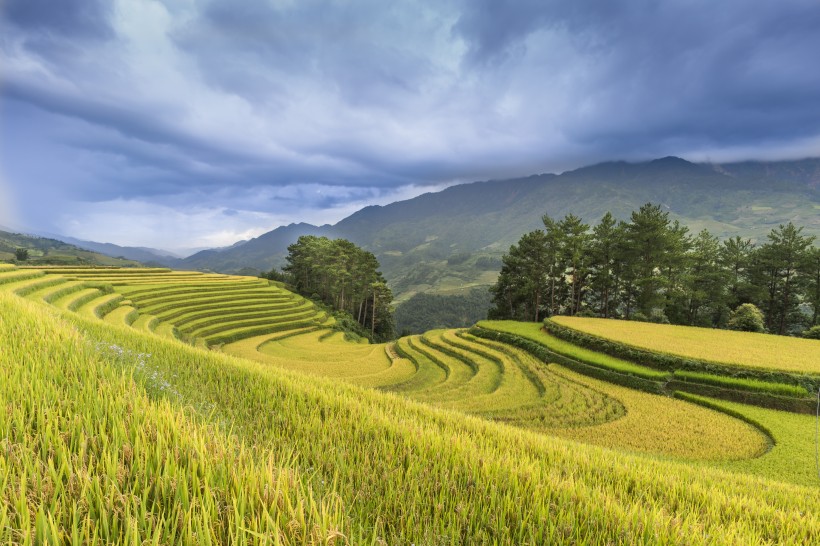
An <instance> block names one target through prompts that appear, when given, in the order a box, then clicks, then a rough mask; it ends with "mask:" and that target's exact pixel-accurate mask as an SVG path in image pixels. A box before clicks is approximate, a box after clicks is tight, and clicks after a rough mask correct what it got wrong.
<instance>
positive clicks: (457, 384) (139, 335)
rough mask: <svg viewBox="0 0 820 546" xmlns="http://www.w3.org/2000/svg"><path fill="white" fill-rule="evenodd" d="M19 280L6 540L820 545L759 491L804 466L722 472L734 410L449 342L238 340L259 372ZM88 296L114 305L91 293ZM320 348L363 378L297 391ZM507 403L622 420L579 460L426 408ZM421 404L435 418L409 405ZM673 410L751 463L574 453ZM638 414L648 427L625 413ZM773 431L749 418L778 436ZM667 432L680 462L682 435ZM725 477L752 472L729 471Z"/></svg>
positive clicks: (813, 502)
mask: <svg viewBox="0 0 820 546" xmlns="http://www.w3.org/2000/svg"><path fill="white" fill-rule="evenodd" d="M12 273H14V270H8V269H6V270H2V271H0V343H1V344H2V350H1V351H0V367H2V369H3V372H4V381H0V483H2V484H3V487H2V488H0V542H2V543H7V544H23V545H28V544H42V543H75V544H143V543H145V544H172V543H173V544H176V543H185V544H193V543H197V544H208V543H210V544H227V543H234V544H238V543H243V544H282V545H296V544H316V545H318V544H334V545H336V546H339V545H341V544H621V543H629V544H636V543H642V544H684V543H685V544H694V545H700V544H738V545H741V544H742V545H747V544H813V543H816V539H817V537H818V536H820V517H818V514H820V496H818V495H817V488H816V486H814V487H806V486H797V485H790V484H785V483H782V482H778V481H774V480H770V479H767V478H765V477H761V476H765V475H766V473H767V470H766V468H765V465H764V463H766V462H767V458H769V457H773V456H775V455H776V457H777V460H776V461H775V460H774V459H768V461H769V462H773V463H775V464H780V465H781V466H782V465H783V464H785V463H787V462H788V463H789V464H796V463H798V462H799V463H802V462H803V458H800V457H797V458H792V459H790V458H789V457H788V453H789V450H791V449H798V450H799V449H802V448H801V447H800V446H798V445H796V444H795V445H792V444H789V443H788V442H787V441H780V440H778V444H777V445H776V446H775V448H774V449H772V450H770V451H769V452H768V453H767V454H766V455H764V456H763V457H759V458H756V459H754V458H753V459H743V460H742V461H739V462H738V461H731V460H730V459H732V458H735V457H738V456H748V455H749V454H750V453H749V449H754V448H755V442H754V440H753V439H744V438H743V437H740V436H733V435H732V434H733V433H732V431H731V430H728V431H727V430H726V428H725V427H726V426H727V425H728V427H729V428H730V429H731V428H732V427H733V426H734V425H733V423H734V420H731V419H730V418H729V417H728V416H727V415H726V414H722V413H717V412H712V411H707V410H705V409H704V410H703V411H704V412H705V413H689V411H690V409H689V408H690V405H688V404H684V403H683V402H680V401H674V400H668V399H664V398H661V397H652V398H651V399H652V401H657V400H659V401H662V402H658V404H659V405H649V404H650V403H649V400H650V399H649V398H642V399H641V400H638V401H637V402H633V401H631V399H630V397H631V395H632V393H627V394H628V395H627V394H624V393H620V392H618V391H617V390H613V389H612V388H611V385H608V384H600V382H597V381H594V380H590V379H589V378H586V377H581V376H577V375H576V374H573V373H570V372H568V371H567V370H565V369H562V368H560V367H558V366H551V365H550V366H540V365H539V367H536V368H535V369H534V370H533V369H528V365H529V364H532V366H536V364H539V363H537V362H533V361H528V359H527V358H525V357H526V356H527V355H525V354H523V353H519V352H518V351H516V350H513V348H510V347H508V346H506V345H504V344H498V343H492V342H487V341H485V340H480V339H476V338H472V337H470V336H468V335H466V334H465V333H463V332H458V331H437V332H432V333H428V334H426V335H425V336H421V337H418V338H407V339H402V340H399V342H397V343H396V347H395V348H394V347H392V346H387V347H384V346H367V345H357V344H350V343H346V342H344V341H343V340H342V339H340V338H339V336H338V335H337V334H334V333H332V332H329V331H327V330H325V331H318V330H314V331H308V330H309V329H310V328H316V327H317V325H315V324H314V325H308V326H303V327H302V328H299V329H296V328H294V329H291V330H290V331H288V332H273V333H269V334H266V336H267V338H268V339H267V340H265V339H262V337H264V336H261V335H260V336H257V339H255V340H254V341H253V342H250V340H251V338H252V337H253V336H248V337H246V338H243V339H245V340H247V341H248V343H247V344H246V345H245V349H246V350H251V349H249V348H252V350H253V351H254V352H257V353H259V354H266V353H267V354H268V355H269V356H273V357H274V358H276V357H277V355H278V353H277V351H276V348H277V347H281V348H282V350H287V351H289V355H290V356H289V358H288V359H287V361H288V362H290V363H291V364H290V365H291V369H283V368H284V367H285V366H283V365H280V364H281V363H277V364H275V365H272V363H271V362H264V361H261V360H260V361H253V360H249V359H247V358H235V357H231V356H229V355H226V354H223V353H220V352H219V351H205V350H202V349H199V348H196V347H193V346H191V345H187V344H184V343H180V341H179V340H176V339H163V338H162V337H159V336H157V335H153V334H151V333H149V332H147V331H145V330H142V329H140V328H143V327H145V328H147V327H148V325H149V323H150V322H151V321H152V320H153V319H151V320H143V321H142V323H141V324H139V325H138V324H137V321H138V320H139V318H137V319H136V320H135V321H134V322H133V323H131V325H130V326H126V325H127V324H128V322H129V321H130V316H132V314H131V310H130V309H128V310H122V311H119V312H118V313H117V314H115V315H112V314H111V313H112V312H113V311H114V308H119V307H133V308H135V309H138V310H141V308H140V304H139V303H138V300H139V294H133V293H126V292H128V291H127V290H120V288H119V287H117V288H116V290H117V291H116V292H113V291H111V289H110V288H107V287H106V286H103V285H102V284H101V285H99V286H96V287H95V286H88V285H87V284H85V283H86V282H88V279H80V278H77V279H76V280H71V279H69V278H68V277H67V276H66V277H62V279H63V280H62V282H60V283H56V282H55V278H56V277H54V276H47V275H42V274H41V275H40V276H38V277H34V276H33V277H27V278H21V277H20V276H16V275H12ZM7 274H8V275H9V276H6V275H7ZM136 278H137V277H135V279H136ZM4 281H7V282H4ZM189 282H190V281H189ZM208 282H219V281H216V280H213V281H208ZM225 282H231V281H230V280H226V281H225ZM236 282H239V281H236ZM243 282H248V281H243ZM144 284H146V285H151V284H152V283H150V282H146V283H144ZM154 284H158V285H159V286H164V285H167V284H174V283H173V282H170V281H169V282H165V281H163V282H162V283H154ZM109 286H110V285H109ZM120 286H126V285H120ZM91 289H95V290H99V291H100V293H101V295H102V296H112V298H111V299H110V300H109V299H103V298H101V297H90V296H89V294H93V292H84V291H85V290H91ZM16 290H19V291H22V292H24V293H25V294H26V297H27V298H30V300H32V301H25V300H24V299H22V298H20V297H18V296H15V295H13V294H14V292H15V291H16ZM116 295H119V296H121V297H122V299H121V300H117V299H116V297H114V296H116ZM46 299H48V301H49V302H51V303H52V305H56V304H57V303H59V304H60V306H62V307H63V309H59V308H54V307H52V308H48V307H46V306H45V305H44V304H43V303H42V302H43V300H46ZM97 300H99V301H97ZM113 301H116V302H117V305H116V306H115V307H114V308H112V309H110V310H109V309H108V308H109V307H112V306H114V303H112V302H113ZM37 302H40V303H37ZM128 302H131V303H130V304H129V303H128ZM155 303H156V302H155ZM69 308H72V309H74V310H69ZM97 315H102V317H101V318H100V317H98V316H97ZM140 318H141V317H140ZM106 319H108V320H106ZM114 323H117V324H114ZM171 324H172V323H171V322H162V325H171ZM320 326H321V325H319V327H320ZM257 342H258V343H257ZM231 345H233V346H234V348H236V347H238V345H236V344H234V343H231V344H226V345H225V346H224V348H229V347H230V346H231ZM311 345H322V346H321V347H318V348H316V350H317V351H318V352H317V353H316V354H317V355H320V356H321V358H327V359H331V358H336V359H337V362H339V361H340V359H339V358H338V357H339V356H340V355H341V354H342V353H345V352H348V351H349V354H348V357H349V358H350V359H351V360H350V367H354V366H355V363H356V362H358V361H362V368H361V370H362V371H365V372H367V373H366V374H364V375H359V376H357V375H355V374H352V375H351V374H349V373H348V372H349V371H350V370H349V369H348V367H346V366H342V365H341V364H340V365H339V367H336V368H333V369H334V370H336V372H339V373H344V374H345V375H344V381H340V378H341V376H340V375H339V376H337V375H334V376H333V377H331V378H329V379H323V378H320V377H315V376H312V375H308V374H305V373H303V372H304V371H305V370H304V369H298V367H299V366H310V365H311V363H310V359H309V358H308V357H306V356H305V355H306V353H307V352H308V351H309V348H310V347H311ZM377 348H380V349H381V350H382V353H379V352H378V351H376V349H377ZM404 351H407V352H404ZM403 352H404V354H405V355H407V354H409V353H411V352H412V353H413V354H412V355H411V356H416V357H417V358H418V360H411V359H407V358H402V357H401V354H402V353H403ZM382 355H384V356H382ZM318 359H319V358H318V357H317V360H318ZM341 360H344V359H341ZM283 362H284V361H283ZM283 362H282V363H283ZM420 363H424V364H423V365H422V364H420ZM513 365H515V366H518V370H519V371H520V373H517V372H515V370H514V368H513V367H512V366H513ZM485 368H486V369H485ZM308 371H309V372H310V373H314V372H315V370H308ZM385 374H387V375H389V374H395V375H394V376H393V378H392V380H390V381H386V382H385V383H383V384H382V388H383V389H385V390H388V389H389V390H392V391H395V392H393V393H384V392H379V390H376V389H361V388H359V387H356V386H355V385H350V384H348V382H349V381H364V382H367V381H374V378H376V377H381V378H382V379H384V378H385V377H386V375H385ZM508 375H509V376H510V377H509V378H507V376H508ZM547 380H549V381H547ZM539 382H540V384H541V386H542V389H540V388H538V384H539ZM548 383H555V384H556V385H557V386H556V387H552V386H550V385H548ZM565 386H566V389H567V390H570V387H571V389H574V391H573V392H574V393H575V394H573V393H570V392H567V393H564V387H565ZM507 389H508V390H509V393H510V396H512V397H513V399H515V397H516V395H518V397H519V401H523V400H524V399H525V398H526V399H527V400H528V401H530V402H532V401H534V404H532V405H531V406H532V407H535V408H536V410H537V411H542V410H541V409H540V405H541V404H542V403H543V405H544V406H548V405H549V404H547V403H545V402H544V400H543V399H544V398H545V394H546V393H547V392H549V390H550V389H553V391H554V392H558V393H559V395H560V396H561V397H566V399H567V400H568V401H574V402H573V403H576V402H577V403H578V404H585V406H584V407H587V408H589V409H590V411H592V412H593V413H596V414H597V415H600V414H601V412H600V411H598V410H597V409H595V408H603V407H611V408H617V407H619V406H618V404H620V405H622V406H623V408H625V409H626V414H625V415H623V416H621V417H619V418H617V419H610V420H605V421H603V422H601V421H598V422H595V423H590V424H587V425H586V426H572V427H565V428H564V429H562V430H555V432H554V434H566V435H568V436H570V437H572V436H571V435H584V434H588V435H589V436H590V437H587V438H582V439H583V440H584V443H578V442H575V441H572V440H567V439H563V438H556V437H554V436H552V435H546V434H542V433H537V432H533V431H528V430H522V428H520V427H519V426H516V427H510V426H500V425H499V424H497V423H493V422H489V421H488V420H487V419H486V418H482V419H479V418H475V417H470V416H466V415H464V414H463V412H462V410H458V411H455V409H456V408H455V407H453V408H452V409H443V408H442V407H439V408H433V407H431V404H433V405H437V406H445V407H446V406H448V405H457V404H459V403H462V404H468V403H470V401H475V400H481V399H482V397H484V400H483V401H484V404H482V405H481V407H482V408H485V409H488V408H492V409H491V410H489V411H499V412H504V411H507V410H512V411H519V410H521V409H522V408H526V407H530V406H527V405H522V406H515V407H512V406H504V403H505V402H509V400H506V398H507V397H505V396H501V395H500V393H503V392H504V391H505V390H507ZM519 391H521V392H519ZM416 393H417V394H418V395H419V396H420V397H427V398H428V399H429V403H424V404H422V403H418V402H415V401H413V400H408V397H412V396H414V395H415V394H416ZM458 393H460V394H463V395H465V397H466V398H462V399H459V397H458V396H455V395H456V394H458ZM596 393H597V394H596ZM638 394H640V395H642V396H645V397H650V396H651V395H648V394H643V393H638ZM610 399H611V400H613V401H615V402H617V404H616V403H614V402H613V403H612V404H610V403H609V402H608V400H610ZM666 401H669V402H677V407H678V408H679V409H680V415H683V416H684V418H685V419H687V420H689V421H693V422H694V423H695V424H697V423H702V424H704V425H706V424H707V423H710V426H711V428H714V429H717V430H718V431H719V432H720V433H722V434H727V440H728V441H729V443H734V442H737V443H744V444H745V445H746V449H747V452H746V453H745V454H741V455H738V454H737V453H735V454H733V455H732V457H728V458H726V457H725V453H724V454H723V455H724V456H721V457H717V458H715V457H711V456H701V458H703V459H706V461H704V462H697V463H692V462H687V463H685V464H684V463H681V462H675V461H669V460H659V459H658V458H655V457H649V456H646V455H636V454H631V453H625V452H618V451H613V450H611V449H602V448H600V447H597V446H590V445H585V444H587V443H591V442H595V441H596V439H597V438H603V437H605V433H606V432H607V431H609V432H610V433H611V435H623V434H629V435H631V436H635V437H640V436H641V435H642V434H644V431H645V429H646V428H647V427H650V428H651V423H650V420H651V418H652V416H653V414H659V416H660V417H661V418H663V419H667V420H668V419H669V416H668V415H667V414H668V413H669V410H670V407H671V406H666V405H663V402H666ZM608 404H609V405H608ZM638 406H647V408H646V411H645V413H644V414H643V415H632V414H633V413H634V412H636V411H637V407H638ZM691 407H695V406H691ZM469 409H481V408H469ZM731 409H732V410H736V411H738V412H742V411H744V408H742V407H741V408H739V409H738V408H731ZM775 413H777V412H770V411H768V410H760V412H759V414H758V415H757V418H758V419H759V420H760V421H765V422H766V423H767V426H770V427H772V428H774V425H775V424H776V416H774V414H775ZM547 415H550V416H554V415H557V416H558V417H559V420H563V419H564V418H565V417H566V416H568V415H569V414H562V413H558V414H555V413H549V412H548V413H547ZM791 417H794V419H791V420H790V421H788V425H789V427H792V428H794V429H795V430H799V429H801V427H802V425H803V424H804V421H803V420H802V419H806V417H805V416H791ZM630 418H632V419H633V421H632V424H631V426H630V427H627V424H629V421H628V420H629V419H630ZM722 418H726V419H729V421H728V422H722V421H720V419H722ZM712 419H717V420H716V421H710V420H712ZM619 426H620V427H624V428H622V429H621V430H620V431H619V432H618V431H616V430H614V429H615V428H617V427H619ZM693 428H697V427H696V426H694V427H693ZM616 432H617V434H616ZM700 432H701V433H702V432H703V431H700ZM707 432H708V431H707ZM667 433H669V434H670V435H671V436H669V437H668V441H673V440H674V441H675V442H678V443H679V444H678V445H685V444H686V442H687V440H686V439H685V438H684V436H685V435H686V434H688V432H685V431H684V432H680V433H678V432H677V429H676V428H675V427H670V428H667ZM774 436H775V438H776V439H778V438H779V436H778V433H776V432H775V433H774ZM691 442H695V443H697V442H700V443H702V444H704V443H710V442H711V439H710V440H708V441H707V440H706V439H704V438H700V439H699V440H694V439H693V440H691ZM640 450H641V448H640V446H633V447H632V449H631V451H640ZM676 456H681V455H680V454H678V455H676ZM738 464H745V465H746V467H745V469H744V471H747V472H753V473H754V474H756V475H753V476H749V475H745V474H742V473H738V471H737V470H736V467H735V466H733V465H738ZM714 466H720V467H724V468H728V469H731V470H732V471H731V472H727V471H725V470H722V469H720V468H718V469H716V468H712V467H714ZM793 481H799V480H798V478H797V477H796V476H795V478H794V480H793Z"/></svg>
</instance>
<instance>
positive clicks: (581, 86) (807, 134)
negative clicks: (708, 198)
mask: <svg viewBox="0 0 820 546" xmlns="http://www.w3.org/2000/svg"><path fill="white" fill-rule="evenodd" d="M817 29H820V4H818V3H817V2H816V0H784V1H777V2H774V1H764V2H748V1H746V0H727V1H723V2H713V1H708V2H707V1H703V0H692V1H683V0H681V1H671V0H670V1H651V0H630V1H626V0H605V1H595V2H593V1H577V2H567V1H559V0H521V1H517V2H497V1H493V0H452V1H433V0H429V1H401V0H397V1H396V2H390V3H386V2H383V1H381V0H366V1H360V2H332V3H328V2H320V1H318V0H301V1H284V0H283V1H275V0H245V1H242V2H236V1H229V0H191V1H181V0H164V1H163V2H125V1H117V0H110V1H108V0H105V1H103V0H99V1H90V0H84V1H80V0H71V1H67V0H61V1H58V2H53V1H46V0H9V1H6V2H5V3H0V70H2V72H0V82H1V83H0V101H2V102H0V116H2V117H0V124H2V126H0V135H2V137H3V148H4V149H2V150H0V154H2V155H0V160H1V161H2V164H1V165H0V166H2V167H3V169H2V171H3V172H4V175H5V177H6V178H7V181H6V184H8V185H11V186H12V189H15V190H18V191H17V193H18V194H20V195H21V196H22V197H21V199H25V198H27V197H29V196H32V195H34V194H35V193H37V194H38V195H59V196H61V197H60V200H59V201H58V200H57V198H55V203H54V204H53V205H52V206H51V208H50V209H49V204H48V203H47V202H45V203H44V202H43V201H47V199H46V200H43V199H41V203H40V207H38V208H37V209H36V210H35V209H32V210H31V212H30V213H28V217H30V218H31V219H32V221H35V222H36V221H40V220H43V219H44V218H49V219H50V218H51V217H53V216H54V214H53V210H55V209H57V208H59V207H61V206H63V203H64V196H67V195H71V196H73V197H74V198H75V199H76V200H77V201H81V202H84V203H98V204H99V206H100V207H102V206H104V204H105V203H106V202H108V201H112V200H117V199H119V200H124V201H126V202H127V201H129V200H133V201H141V202H143V203H148V204H150V203H162V204H164V205H166V206H173V207H176V209H175V210H182V209H186V208H187V209H190V210H193V209H197V210H199V209H207V210H208V211H211V212H209V213H208V214H211V213H212V212H213V211H216V212H213V214H214V215H215V216H214V218H219V219H220V221H224V222H236V221H238V220H239V219H241V218H247V215H248V213H249V212H256V213H259V214H268V213H270V214H273V213H275V214H279V215H280V216H277V217H276V218H277V219H279V218H284V216H283V215H285V214H293V215H296V214H299V213H298V212H292V213H289V212H288V210H291V211H297V209H298V210H302V209H299V207H308V208H309V209H310V210H311V211H318V210H321V209H323V208H327V209H333V210H336V211H341V210H343V209H344V207H346V206H353V204H354V203H359V202H366V201H367V200H368V199H375V200H379V199H388V198H389V196H390V195H407V194H406V193H401V194H399V193H395V194H393V193H391V192H396V191H402V192H403V191H404V190H403V189H402V188H407V187H408V186H410V185H413V187H414V188H416V190H414V191H416V192H420V191H422V189H423V186H424V185H433V184H444V183H451V182H453V181H469V180H474V179H486V178H504V177H511V176H518V175H527V174H531V173H534V172H545V171H555V170H562V169H566V168H572V167H577V166H580V165H582V164H585V163H592V162H597V161H601V160H605V159H628V160H629V159H645V158H651V157H658V156H664V155H670V154H673V155H682V156H684V157H691V158H706V157H710V158H711V157H713V158H715V159H717V160H726V159H741V158H758V157H761V156H765V157H766V158H773V156H782V157H789V156H790V157H794V156H797V155H817V154H820V129H818V128H820V101H818V100H817V97H818V96H820V70H817V69H816V60H815V57H816V52H817V51H820V32H818V31H817ZM3 152H5V153H3ZM32 158H48V161H36V160H32ZM32 181H34V182H32ZM2 184H3V182H2V180H1V179H0V192H2V189H3V188H2ZM35 184H37V185H40V186H42V188H37V189H36V190H35V189H32V188H34V185H35ZM298 188H301V189H298ZM397 188H399V189H398V190H397ZM255 196H256V197H255ZM259 196H262V197H259ZM127 206H128V205H127V203H126V204H122V205H120V209H118V210H126V209H127ZM197 207H198V208H197ZM223 209H224V212H222V211H223ZM345 210H346V209H345ZM234 212H238V213H237V214H234ZM192 214H193V213H192ZM38 215H39V216H38ZM24 216H25V214H24ZM166 216H167V215H166ZM208 218H211V216H208ZM288 219H289V220H300V219H302V218H299V217H296V216H292V217H289V218H288ZM0 220H2V219H1V218H0ZM204 224H205V222H204V220H203V225H204ZM237 226H238V227H237V228H236V231H237V232H238V231H241V230H244V229H249V228H250V227H251V226H250V225H249V224H247V223H246V224H242V225H239V224H237ZM226 237H227V235H226ZM227 242H230V241H227Z"/></svg>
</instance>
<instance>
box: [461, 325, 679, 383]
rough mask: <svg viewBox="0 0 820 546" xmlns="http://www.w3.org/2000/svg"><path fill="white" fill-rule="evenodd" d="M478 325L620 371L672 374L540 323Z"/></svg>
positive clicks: (660, 375)
mask: <svg viewBox="0 0 820 546" xmlns="http://www.w3.org/2000/svg"><path fill="white" fill-rule="evenodd" d="M477 326H478V327H479V328H485V329H487V330H495V331H499V332H506V333H509V334H513V335H517V336H520V337H523V338H525V339H529V340H532V341H535V342H536V343H538V344H540V345H543V346H544V347H546V348H547V349H549V350H550V351H553V352H555V353H558V354H560V355H563V356H566V357H569V358H573V359H576V360H579V361H581V362H584V363H587V364H591V365H593V366H598V367H600V368H605V369H607V370H612V371H614V372H617V373H624V374H629V375H634V376H636V377H640V378H643V379H649V380H651V381H663V380H666V379H667V378H668V377H669V374H668V373H666V372H662V371H658V370H653V369H652V368H648V367H646V366H639V365H638V364H634V363H632V362H629V361H626V360H623V359H620V358H615V357H612V356H609V355H606V354H603V353H599V352H596V351H590V350H589V349H584V348H583V347H579V346H578V345H574V344H572V343H569V342H566V341H564V340H562V339H558V338H557V337H555V336H553V335H551V334H549V333H548V332H545V331H544V330H543V329H542V325H541V323H537V322H518V321H512V320H482V321H481V322H479V323H478V324H477Z"/></svg>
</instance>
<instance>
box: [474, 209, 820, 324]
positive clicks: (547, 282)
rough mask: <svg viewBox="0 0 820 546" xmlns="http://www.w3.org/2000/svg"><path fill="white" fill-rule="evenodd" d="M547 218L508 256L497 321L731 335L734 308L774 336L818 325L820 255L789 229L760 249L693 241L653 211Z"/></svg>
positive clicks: (498, 289) (746, 243) (496, 292)
mask: <svg viewBox="0 0 820 546" xmlns="http://www.w3.org/2000/svg"><path fill="white" fill-rule="evenodd" d="M542 220H543V225H544V228H543V229H537V230H535V231H531V232H529V233H526V234H524V235H523V236H522V237H521V238H520V239H519V241H518V243H517V244H514V245H512V246H511V247H510V249H509V252H508V253H507V254H505V255H504V257H503V260H502V264H503V265H502V267H501V272H500V274H499V277H498V280H497V282H496V284H495V285H494V286H493V287H492V288H491V292H492V295H493V305H494V307H493V308H492V309H491V310H490V317H491V318H505V319H506V318H509V319H517V320H529V321H539V320H542V319H543V318H545V317H549V316H552V315H583V316H597V317H604V318H624V319H629V320H644V321H652V322H659V323H672V324H683V325H690V326H706V327H715V328H725V327H727V325H728V324H729V321H730V317H731V315H732V312H733V310H736V309H738V308H739V307H741V306H743V307H744V308H746V309H748V308H749V305H748V304H751V305H754V306H756V307H757V308H759V310H760V311H762V319H763V320H762V322H763V324H764V326H765V330H766V331H768V332H770V333H775V334H783V335H790V334H791V335H793V334H799V333H801V332H802V331H804V330H806V329H808V328H811V327H812V326H816V325H818V323H820V249H818V248H817V247H816V246H814V240H815V238H814V237H813V236H806V235H803V233H802V232H803V228H802V227H797V226H795V225H794V224H793V223H791V222H789V223H788V224H785V225H783V224H781V225H779V226H778V227H777V228H775V229H773V230H772V231H771V232H770V233H769V234H768V236H767V238H766V240H765V241H764V242H762V243H755V242H753V241H752V240H751V239H745V238H742V237H739V236H735V237H732V238H729V239H725V240H723V241H721V240H719V239H718V238H717V237H716V236H714V235H712V234H711V233H709V232H708V231H707V230H702V231H700V232H699V233H697V234H691V233H690V232H689V229H688V228H687V227H686V226H684V225H682V224H681V223H680V222H678V221H676V220H675V221H673V220H671V219H670V218H669V212H668V211H665V210H663V208H662V207H661V206H660V205H656V204H652V203H647V204H645V205H643V206H642V207H640V209H639V210H637V211H633V212H632V214H631V216H630V218H629V220H628V221H617V220H616V219H615V218H614V216H613V215H612V214H611V213H606V214H605V215H604V216H603V217H602V218H601V220H600V222H599V223H598V224H597V225H595V226H590V225H589V224H586V223H584V222H583V220H582V219H581V218H579V217H578V216H575V215H573V214H568V215H566V216H565V217H564V218H563V219H560V220H556V219H553V218H551V217H550V216H548V215H544V216H543V218H542ZM744 304H747V305H744ZM813 331H816V329H814V330H813Z"/></svg>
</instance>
